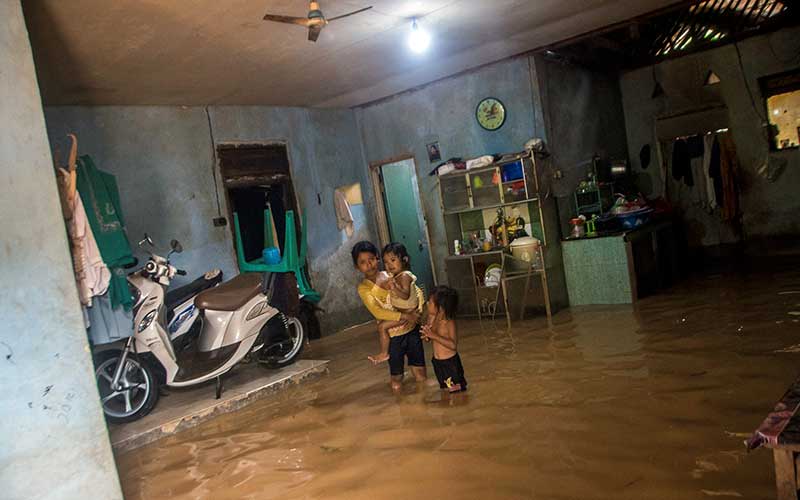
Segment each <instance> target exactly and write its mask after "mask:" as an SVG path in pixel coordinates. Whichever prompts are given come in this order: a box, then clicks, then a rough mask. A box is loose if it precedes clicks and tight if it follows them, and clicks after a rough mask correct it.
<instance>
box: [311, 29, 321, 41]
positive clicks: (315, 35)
mask: <svg viewBox="0 0 800 500" xmlns="http://www.w3.org/2000/svg"><path fill="white" fill-rule="evenodd" d="M321 31H322V26H309V27H308V39H309V40H310V41H312V42H316V41H317V38H319V34H320V32H321Z"/></svg>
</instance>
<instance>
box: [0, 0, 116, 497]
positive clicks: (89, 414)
mask: <svg viewBox="0 0 800 500" xmlns="http://www.w3.org/2000/svg"><path fill="white" fill-rule="evenodd" d="M0 19H2V20H3V29H1V30H0V67H2V68H3V70H2V71H0V120H2V122H3V133H2V134H0V185H1V186H2V190H3V194H2V197H0V234H2V244H1V245H0V274H1V275H2V276H3V280H4V281H3V284H4V286H3V287H2V288H0V318H2V319H3V323H2V327H0V380H2V381H3V396H2V398H0V415H2V418H0V485H2V486H1V487H2V493H0V496H2V497H3V498H4V499H20V500H22V499H26V500H27V499H31V498H36V499H57V498H58V499H63V498H103V499H121V498H122V493H121V491H120V488H119V480H118V479H117V471H116V467H115V465H114V458H113V456H112V454H111V446H110V444H109V440H108V433H107V431H106V424H105V421H104V420H103V414H102V411H101V409H100V398H99V396H98V393H97V386H96V385H95V380H94V374H93V369H92V362H91V358H90V356H89V349H88V341H87V338H86V331H85V329H84V327H83V317H82V313H81V309H80V304H79V302H78V296H77V291H76V288H75V280H74V276H73V274H72V265H71V257H70V253H69V247H68V244H67V237H66V232H65V230H64V222H63V218H62V215H61V207H60V204H59V199H58V191H57V188H56V183H55V177H54V175H53V173H52V159H51V156H50V153H49V148H48V144H47V137H46V135H45V124H44V116H43V114H42V105H41V98H40V96H39V87H38V84H37V81H36V74H35V72H34V67H33V59H32V57H31V49H30V44H29V41H28V32H27V30H26V28H25V22H24V20H23V18H22V10H21V8H20V3H19V2H17V1H10V2H0Z"/></svg>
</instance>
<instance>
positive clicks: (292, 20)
mask: <svg viewBox="0 0 800 500" xmlns="http://www.w3.org/2000/svg"><path fill="white" fill-rule="evenodd" d="M264 20H265V21H275V22H277V23H286V24H297V25H299V26H308V18H305V17H292V16H276V15H273V14H267V15H265V16H264Z"/></svg>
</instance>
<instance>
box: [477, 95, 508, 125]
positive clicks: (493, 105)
mask: <svg viewBox="0 0 800 500" xmlns="http://www.w3.org/2000/svg"><path fill="white" fill-rule="evenodd" d="M475 117H476V118H477V119H478V123H479V124H480V126H481V127H483V128H485V129H486V130H497V129H499V128H500V127H502V126H503V124H504V123H505V122H506V107H505V105H503V103H502V102H500V99H496V98H494V97H487V98H486V99H484V100H482V101H481V102H479V103H478V107H477V108H476V109H475Z"/></svg>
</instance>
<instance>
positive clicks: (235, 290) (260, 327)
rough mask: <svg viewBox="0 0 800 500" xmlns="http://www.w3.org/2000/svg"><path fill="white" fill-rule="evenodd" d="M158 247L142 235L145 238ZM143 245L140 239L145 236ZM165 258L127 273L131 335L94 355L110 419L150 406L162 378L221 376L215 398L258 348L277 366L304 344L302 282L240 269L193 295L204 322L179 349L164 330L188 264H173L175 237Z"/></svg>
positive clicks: (182, 380) (132, 416)
mask: <svg viewBox="0 0 800 500" xmlns="http://www.w3.org/2000/svg"><path fill="white" fill-rule="evenodd" d="M144 242H147V243H149V244H150V245H151V246H153V242H152V240H150V238H148V237H147V236H146V235H145V239H144V240H143V241H142V243H144ZM140 245H141V243H140ZM171 246H172V251H170V253H169V254H168V255H167V257H166V258H164V257H160V256H158V255H155V254H153V253H151V254H150V259H149V260H148V261H147V263H146V264H145V266H144V268H142V269H141V270H140V271H137V272H135V273H132V274H131V275H129V276H128V282H129V286H130V288H131V292H132V293H133V296H134V306H133V319H134V323H133V325H134V335H133V336H132V337H130V338H128V339H127V340H126V341H124V345H121V346H120V349H116V350H110V351H103V352H100V353H98V355H97V357H96V358H97V359H96V361H95V365H96V369H95V376H96V379H97V384H98V388H99V390H100V397H101V401H102V405H103V411H104V413H105V414H106V417H107V418H108V420H109V421H112V422H130V421H133V420H137V419H139V418H141V417H143V416H145V415H147V413H149V412H150V410H152V409H153V407H154V406H155V404H156V402H157V401H158V396H159V385H160V384H161V383H164V384H166V385H167V386H170V387H186V386H191V385H196V384H201V383H203V382H206V381H209V380H212V379H216V382H217V393H216V394H217V398H219V397H220V395H221V392H222V376H223V375H224V374H225V373H227V372H229V371H230V370H231V369H232V368H233V367H234V366H235V365H236V364H238V363H239V362H241V361H242V360H244V359H245V358H246V357H247V358H249V357H250V356H249V355H250V354H251V353H257V357H258V361H260V362H262V363H264V364H266V365H268V366H270V367H280V366H285V365H288V364H290V363H292V362H293V361H294V360H295V359H296V358H297V357H298V356H299V354H300V352H301V351H302V349H303V345H304V343H305V331H304V328H303V325H302V323H301V322H300V321H299V320H298V319H297V318H296V314H297V311H298V306H299V296H298V289H297V281H296V280H295V277H294V275H293V274H291V273H264V274H261V273H258V274H255V273H248V274H240V275H239V276H237V277H235V278H233V279H232V280H230V281H228V282H226V283H222V284H221V285H219V286H216V287H214V288H211V289H208V290H205V291H203V292H201V293H200V294H199V295H197V297H196V298H195V299H194V305H195V307H196V308H197V309H198V310H199V316H200V317H199V318H198V320H197V321H198V322H199V323H201V326H200V328H199V335H198V336H197V337H196V340H194V341H193V342H191V345H190V347H189V348H188V349H184V350H183V351H181V352H177V353H176V350H175V348H174V346H173V343H172V340H171V339H170V335H169V333H168V331H167V326H166V324H167V322H166V318H165V316H166V313H165V309H166V308H165V291H166V289H167V287H168V286H169V284H170V281H171V280H172V279H173V278H174V277H175V276H176V275H185V274H186V273H185V271H182V270H180V269H176V268H175V267H174V266H172V265H170V263H169V257H170V255H172V253H173V252H175V253H180V252H181V251H182V248H181V245H180V243H178V242H177V241H175V240H172V244H171Z"/></svg>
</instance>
